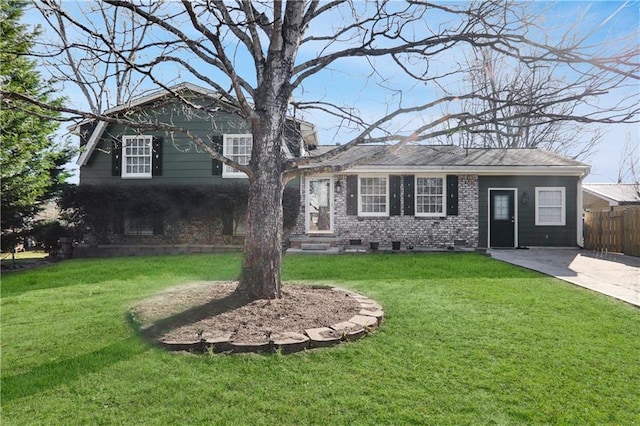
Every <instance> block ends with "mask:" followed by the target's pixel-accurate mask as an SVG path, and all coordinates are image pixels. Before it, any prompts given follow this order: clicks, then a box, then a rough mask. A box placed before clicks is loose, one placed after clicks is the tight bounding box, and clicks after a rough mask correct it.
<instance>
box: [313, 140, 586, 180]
mask: <svg viewBox="0 0 640 426" xmlns="http://www.w3.org/2000/svg"><path fill="white" fill-rule="evenodd" d="M323 148H324V147H323ZM331 148H335V147H331ZM384 149H385V147H384V146H379V145H378V146H375V145H374V146H372V145H368V146H367V145H359V146H355V147H353V148H351V149H349V150H347V151H346V152H344V153H342V154H339V155H338V156H336V157H334V158H332V159H329V160H326V161H324V162H323V163H322V165H327V166H345V165H348V164H351V163H353V162H354V161H359V160H362V159H364V158H366V157H368V156H370V155H372V154H375V153H376V152H381V151H382V150H384ZM319 151H321V152H326V151H325V149H322V150H319ZM514 167H518V168H523V169H527V170H533V169H539V170H546V171H548V172H551V171H552V170H565V171H566V172H569V171H572V172H575V174H585V173H587V172H588V170H589V166H588V165H587V164H584V163H581V162H579V161H576V160H572V159H570V158H567V157H563V156H561V155H559V154H556V153H553V152H549V151H543V150H540V149H535V148H527V149H519V148H514V149H503V148H468V149H466V148H461V147H458V146H452V145H407V146H405V147H403V148H400V149H399V150H398V151H397V152H395V153H393V154H386V155H384V156H382V157H379V158H375V159H373V160H366V161H364V162H360V163H359V164H358V165H357V166H355V167H353V169H354V170H357V169H363V168H367V169H370V168H376V169H395V170H400V169H407V170H419V169H425V170H433V169H438V170H454V169H455V170H458V171H464V170H465V169H473V170H475V171H483V170H484V171H487V172H490V171H492V170H493V171H495V170H500V169H507V168H510V169H513V168H514ZM524 171H525V170H523V172H524Z"/></svg>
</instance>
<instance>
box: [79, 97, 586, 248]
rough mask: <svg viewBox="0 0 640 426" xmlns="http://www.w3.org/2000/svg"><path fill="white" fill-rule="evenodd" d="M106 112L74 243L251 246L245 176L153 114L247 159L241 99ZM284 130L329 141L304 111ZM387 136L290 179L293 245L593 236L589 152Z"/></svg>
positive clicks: (488, 242) (92, 135)
mask: <svg viewBox="0 0 640 426" xmlns="http://www.w3.org/2000/svg"><path fill="white" fill-rule="evenodd" d="M171 92H173V93H179V94H180V96H181V97H182V98H183V99H184V100H186V101H188V102H183V101H180V102H178V101H177V100H176V99H175V97H173V96H171ZM106 115H107V116H109V117H111V118H113V119H114V120H116V122H109V123H107V122H103V121H101V122H95V121H87V122H85V123H82V124H81V125H79V126H78V127H77V128H76V132H77V133H78V135H79V136H80V141H81V146H82V147H83V150H82V154H81V155H80V158H79V159H78V164H79V165H80V183H79V185H78V187H77V190H76V193H75V195H74V196H75V200H76V204H79V205H82V207H83V212H84V214H85V217H86V219H87V228H88V229H87V236H86V238H85V243H86V244H82V245H81V246H79V247H78V249H77V250H76V252H75V253H74V255H75V256H93V255H101V256H103V255H111V254H117V255H123V254H143V253H149V254H151V253H163V252H184V251H212V250H218V249H220V248H225V249H228V248H229V247H236V248H240V247H241V245H242V243H243V239H244V237H243V229H244V216H245V215H244V212H245V207H246V200H247V194H248V192H247V180H246V176H245V175H244V174H243V173H239V172H238V171H236V170H234V169H232V168H229V167H227V166H225V165H223V164H221V163H220V162H218V161H216V160H213V159H212V158H211V156H210V154H209V153H207V152H206V151H205V150H203V149H202V147H200V146H198V145H196V144H195V143H194V142H193V141H192V140H191V139H189V138H187V137H185V136H182V135H180V134H178V133H175V134H171V133H166V132H164V131H163V130H162V129H160V128H159V127H158V126H157V125H156V124H157V123H162V122H165V123H166V122H171V123H172V124H173V125H175V126H180V127H182V128H184V129H188V130H189V131H190V132H191V133H193V134H195V135H197V136H198V137H200V138H201V139H202V140H205V141H206V142H207V143H208V144H210V145H209V146H210V147H211V149H214V150H218V152H222V153H223V154H224V155H225V156H227V157H229V158H231V159H233V160H235V161H237V162H239V163H241V164H247V163H248V161H249V158H250V154H251V146H252V142H251V138H252V136H251V132H250V125H249V123H248V122H247V121H246V120H244V119H242V118H241V117H240V116H239V115H238V114H237V112H236V110H235V109H234V107H233V106H232V105H230V104H229V103H227V102H225V100H224V99H222V98H221V97H220V96H219V95H218V94H217V93H214V92H210V91H207V90H205V89H202V88H200V87H198V86H194V85H191V84H182V85H179V86H176V87H174V88H172V89H171V91H158V92H155V93H152V94H150V95H148V96H145V97H143V98H139V99H137V100H135V101H133V102H130V103H128V104H126V105H120V106H117V107H115V108H113V109H111V110H109V111H107V112H106ZM118 118H126V119H127V120H136V121H138V122H139V123H141V124H145V123H146V124H147V127H146V129H147V130H140V129H132V128H129V127H127V126H125V125H123V124H118V123H117V119H118ZM155 129H160V130H155ZM285 142H286V143H285V144H283V155H285V156H287V157H289V158H292V157H297V156H308V155H311V156H313V155H316V153H322V152H326V151H328V150H330V149H332V148H331V147H321V146H319V145H318V137H317V134H316V131H315V128H314V126H313V125H311V124H310V123H306V122H304V121H301V120H296V119H294V118H290V119H288V121H287V126H286V129H285ZM383 149H384V147H383V146H376V145H362V146H356V147H353V148H352V149H350V150H348V151H345V152H342V153H340V154H338V155H336V156H333V157H331V158H330V159H329V160H325V162H324V163H322V164H321V165H322V166H339V167H341V169H342V170H343V171H341V172H340V173H333V174H331V173H330V174H313V173H312V172H311V171H309V173H308V174H306V175H305V176H304V177H302V178H301V179H299V180H296V181H294V182H293V183H292V184H291V185H290V187H289V188H288V189H287V191H285V201H284V203H285V223H284V225H285V230H286V237H287V239H288V241H289V242H290V244H291V246H292V247H293V248H299V249H302V248H304V247H314V248H317V247H325V246H329V247H336V248H342V247H345V246H350V245H352V243H356V242H360V243H361V244H365V245H366V244H368V243H370V242H373V243H378V244H380V245H382V246H383V247H384V246H392V245H398V244H399V245H400V246H402V247H403V248H416V249H417V248H443V247H454V246H457V247H460V246H464V247H469V248H475V247H507V248H513V247H521V246H549V247H572V246H579V245H581V244H582V220H581V215H582V189H581V186H582V180H583V178H584V177H585V176H586V174H587V173H588V171H589V166H587V165H585V164H583V163H580V162H577V161H574V160H570V159H568V158H565V157H562V156H559V155H557V154H554V153H550V152H545V151H541V150H537V149H465V148H460V147H454V146H431V145H408V146H405V147H403V148H401V149H400V150H398V151H397V152H396V153H394V154H388V153H387V154H385V155H382V153H381V150H383ZM376 154H377V155H376ZM371 158H375V159H373V160H371ZM352 164H358V165H357V166H353V167H352V166H351V165H352ZM302 167H310V166H302ZM303 172H304V170H303ZM285 242H286V241H285Z"/></svg>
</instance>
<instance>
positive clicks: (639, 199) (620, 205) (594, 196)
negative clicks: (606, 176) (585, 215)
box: [582, 183, 640, 212]
mask: <svg viewBox="0 0 640 426" xmlns="http://www.w3.org/2000/svg"><path fill="white" fill-rule="evenodd" d="M582 192H583V202H584V204H583V207H584V210H585V211H592V212H596V211H620V210H627V209H630V208H640V184H633V183H585V184H584V185H582Z"/></svg>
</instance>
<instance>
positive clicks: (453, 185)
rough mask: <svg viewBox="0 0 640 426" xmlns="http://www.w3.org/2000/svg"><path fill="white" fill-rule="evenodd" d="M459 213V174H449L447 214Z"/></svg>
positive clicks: (455, 214)
mask: <svg viewBox="0 0 640 426" xmlns="http://www.w3.org/2000/svg"><path fill="white" fill-rule="evenodd" d="M457 215H458V176H457V175H447V216H457Z"/></svg>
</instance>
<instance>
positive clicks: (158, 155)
mask: <svg viewBox="0 0 640 426" xmlns="http://www.w3.org/2000/svg"><path fill="white" fill-rule="evenodd" d="M151 147H152V148H153V150H152V152H151V176H162V137H160V136H154V137H153V139H152V142H151Z"/></svg>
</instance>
